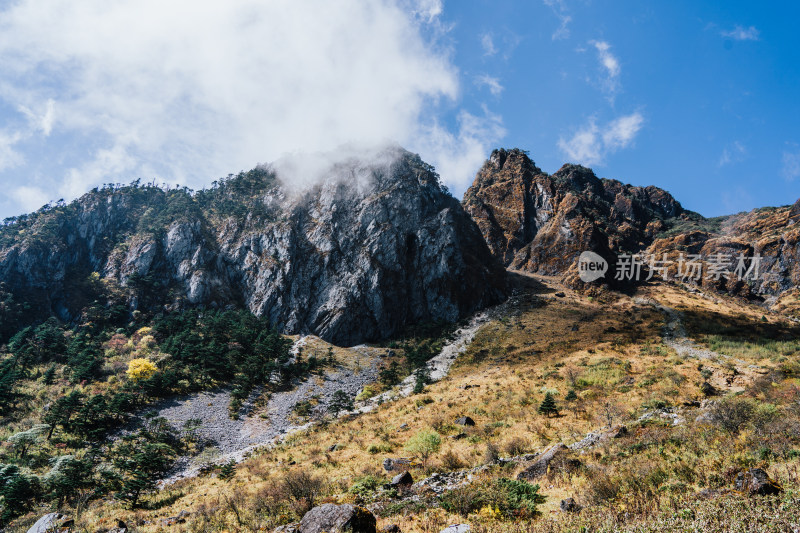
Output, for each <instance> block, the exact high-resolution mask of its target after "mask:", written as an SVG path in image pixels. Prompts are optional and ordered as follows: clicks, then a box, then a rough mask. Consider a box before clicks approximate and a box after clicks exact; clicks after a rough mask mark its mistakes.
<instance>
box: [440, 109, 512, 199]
mask: <svg viewBox="0 0 800 533" xmlns="http://www.w3.org/2000/svg"><path fill="white" fill-rule="evenodd" d="M483 112H484V116H483V117H478V116H475V115H473V114H471V113H468V112H466V111H462V112H461V113H460V114H459V116H458V125H459V127H458V132H457V133H452V132H451V131H449V130H448V129H447V128H443V127H441V126H440V125H439V124H434V125H432V126H431V127H430V128H429V129H428V130H427V131H426V132H425V142H426V144H428V145H429V146H431V148H432V151H433V153H435V154H438V155H437V156H436V157H435V158H434V159H433V162H434V164H435V165H436V169H437V171H438V172H439V173H440V174H441V175H442V176H449V179H448V185H451V186H452V187H453V188H454V189H455V190H454V191H453V192H454V193H455V194H456V196H458V195H459V194H460V193H461V192H463V191H464V190H466V188H467V187H468V186H469V185H471V184H472V181H473V180H474V179H475V173H476V172H477V171H478V169H479V168H480V166H481V165H482V164H483V162H484V160H485V159H486V155H487V151H488V149H489V147H490V146H491V145H492V144H493V143H496V142H497V141H499V140H500V139H501V138H502V137H503V136H504V135H505V133H506V132H505V129H504V128H503V124H502V120H501V118H500V117H499V116H498V115H495V114H492V113H491V112H490V111H489V110H488V109H487V108H485V107H484V109H483Z"/></svg>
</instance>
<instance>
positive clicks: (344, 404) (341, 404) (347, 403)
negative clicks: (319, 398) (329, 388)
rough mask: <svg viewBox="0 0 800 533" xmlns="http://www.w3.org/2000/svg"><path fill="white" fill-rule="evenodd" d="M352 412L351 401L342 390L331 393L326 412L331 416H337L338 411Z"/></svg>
mask: <svg viewBox="0 0 800 533" xmlns="http://www.w3.org/2000/svg"><path fill="white" fill-rule="evenodd" d="M352 410H353V401H352V400H351V399H350V396H348V395H347V393H346V392H344V391H343V390H337V391H336V392H334V393H333V398H332V399H331V403H330V405H328V411H329V412H330V413H331V414H332V415H333V416H337V415H338V414H339V412H340V411H352Z"/></svg>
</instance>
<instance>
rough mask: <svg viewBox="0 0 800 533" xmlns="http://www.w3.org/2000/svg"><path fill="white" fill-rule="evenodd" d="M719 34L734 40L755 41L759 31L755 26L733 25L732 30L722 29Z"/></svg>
mask: <svg viewBox="0 0 800 533" xmlns="http://www.w3.org/2000/svg"><path fill="white" fill-rule="evenodd" d="M720 34H721V35H722V36H723V37H726V38H728V39H734V40H736V41H757V40H758V39H759V36H760V32H759V31H758V29H757V28H756V27H755V26H750V27H748V28H745V27H743V26H738V25H737V26H735V27H734V28H733V29H732V30H728V31H722V32H720Z"/></svg>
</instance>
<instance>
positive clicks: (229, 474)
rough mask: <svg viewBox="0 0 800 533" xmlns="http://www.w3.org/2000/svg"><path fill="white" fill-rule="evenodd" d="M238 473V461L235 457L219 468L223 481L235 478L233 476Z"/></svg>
mask: <svg viewBox="0 0 800 533" xmlns="http://www.w3.org/2000/svg"><path fill="white" fill-rule="evenodd" d="M235 475H236V461H234V460H233V459H231V460H230V462H227V463H225V464H224V465H222V466H221V467H220V468H219V476H218V477H219V478H220V479H221V480H222V481H228V480H229V479H233V476H235Z"/></svg>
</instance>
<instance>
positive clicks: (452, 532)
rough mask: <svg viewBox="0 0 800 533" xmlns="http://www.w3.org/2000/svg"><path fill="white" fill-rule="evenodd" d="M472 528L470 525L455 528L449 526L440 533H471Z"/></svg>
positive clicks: (458, 525)
mask: <svg viewBox="0 0 800 533" xmlns="http://www.w3.org/2000/svg"><path fill="white" fill-rule="evenodd" d="M469 532H470V527H469V524H456V525H454V526H447V527H446V528H444V529H443V530H441V531H440V532H439V533H469Z"/></svg>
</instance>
